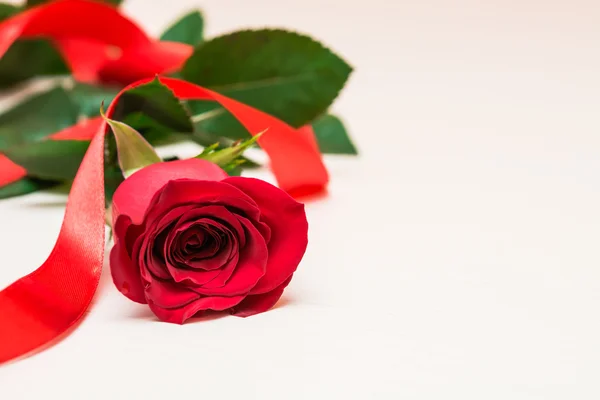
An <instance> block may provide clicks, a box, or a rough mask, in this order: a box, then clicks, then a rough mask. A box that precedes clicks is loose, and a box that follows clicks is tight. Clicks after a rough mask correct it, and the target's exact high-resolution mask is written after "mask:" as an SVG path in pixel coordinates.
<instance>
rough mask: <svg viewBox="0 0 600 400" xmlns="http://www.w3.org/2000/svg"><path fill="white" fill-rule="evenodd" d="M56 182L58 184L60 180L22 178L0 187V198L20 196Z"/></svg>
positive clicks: (53, 184) (46, 187)
mask: <svg viewBox="0 0 600 400" xmlns="http://www.w3.org/2000/svg"><path fill="white" fill-rule="evenodd" d="M58 184H60V182H55V181H43V180H40V179H34V178H23V179H21V180H18V181H16V182H14V183H11V184H9V185H6V186H2V187H0V199H8V198H10V197H16V196H22V195H25V194H29V193H33V192H37V191H38V190H43V189H48V188H50V187H53V186H56V185H58Z"/></svg>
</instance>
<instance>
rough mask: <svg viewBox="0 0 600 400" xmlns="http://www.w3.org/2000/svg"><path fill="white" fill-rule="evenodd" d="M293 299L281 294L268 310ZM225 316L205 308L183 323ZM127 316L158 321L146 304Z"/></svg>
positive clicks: (225, 315) (226, 315) (205, 320)
mask: <svg viewBox="0 0 600 400" xmlns="http://www.w3.org/2000/svg"><path fill="white" fill-rule="evenodd" d="M293 303H294V300H293V299H292V298H290V297H288V296H283V297H282V298H281V299H279V301H278V302H277V303H276V304H275V305H274V306H273V307H272V308H271V309H270V310H268V311H266V312H270V311H274V310H276V309H278V308H281V307H285V306H287V305H289V304H293ZM225 317H232V315H231V314H230V312H229V311H227V310H225V311H213V310H206V311H200V312H199V313H198V314H196V315H194V316H193V317H192V318H190V319H189V320H187V321H186V322H185V323H184V325H188V324H195V323H202V322H208V321H214V320H218V319H221V318H225ZM127 318H131V319H136V320H143V321H155V322H160V320H159V319H158V317H157V316H156V315H154V313H153V312H152V311H151V310H150V308H149V307H148V306H144V305H140V306H139V307H136V309H135V311H134V312H133V313H131V314H129V315H128V316H127Z"/></svg>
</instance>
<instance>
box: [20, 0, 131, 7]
mask: <svg viewBox="0 0 600 400" xmlns="http://www.w3.org/2000/svg"><path fill="white" fill-rule="evenodd" d="M50 1H53V0H27V1H26V2H25V4H26V6H27V7H33V6H37V5H40V4H44V3H48V2H50ZM99 1H102V2H104V3H109V4H113V5H115V6H118V5H119V4H121V3H122V2H123V0H99Z"/></svg>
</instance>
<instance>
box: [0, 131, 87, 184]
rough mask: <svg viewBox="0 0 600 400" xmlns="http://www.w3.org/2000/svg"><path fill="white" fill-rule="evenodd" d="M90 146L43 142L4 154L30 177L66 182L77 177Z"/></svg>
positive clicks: (62, 142) (63, 142)
mask: <svg viewBox="0 0 600 400" xmlns="http://www.w3.org/2000/svg"><path fill="white" fill-rule="evenodd" d="M89 144H90V142H89V141H82V140H42V141H39V142H34V143H28V144H26V145H21V146H15V147H11V148H9V149H5V150H3V153H4V154H5V155H6V156H7V157H8V158H10V159H11V160H12V161H13V162H14V163H16V164H19V165H20V166H22V167H23V168H25V169H26V170H27V174H28V175H29V176H33V177H36V178H41V179H48V180H58V181H66V180H71V179H73V177H75V174H76V173H77V170H78V169H79V164H80V163H81V160H82V159H83V156H84V154H85V152H86V151H87V148H88V146H89Z"/></svg>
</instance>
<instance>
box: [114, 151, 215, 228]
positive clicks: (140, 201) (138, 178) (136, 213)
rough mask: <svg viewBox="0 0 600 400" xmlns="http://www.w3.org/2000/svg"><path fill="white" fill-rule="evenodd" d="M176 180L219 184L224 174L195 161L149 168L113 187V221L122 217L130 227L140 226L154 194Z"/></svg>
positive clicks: (204, 163) (198, 160)
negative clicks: (124, 216) (125, 217)
mask: <svg viewBox="0 0 600 400" xmlns="http://www.w3.org/2000/svg"><path fill="white" fill-rule="evenodd" d="M180 178H187V179H198V180H207V181H220V180H222V179H225V178H227V174H226V173H225V171H223V170H222V169H221V168H219V167H218V166H217V165H216V164H213V163H211V162H208V161H206V160H200V159H197V158H191V159H188V160H178V161H171V162H165V163H158V164H153V165H150V166H148V167H146V168H143V169H141V170H139V171H137V172H136V173H135V174H133V175H131V176H130V177H129V178H127V179H126V180H125V181H124V182H123V183H122V184H121V185H119V187H118V188H117V190H116V192H115V194H114V196H113V221H116V218H118V216H119V215H121V214H123V215H128V216H129V217H130V218H131V220H132V222H133V223H134V224H138V225H139V224H141V223H142V221H143V220H144V213H145V212H146V210H147V209H148V206H149V204H150V202H151V201H152V199H153V198H154V195H155V194H156V192H157V191H159V189H160V188H162V187H163V186H165V184H167V182H169V181H171V180H174V179H180Z"/></svg>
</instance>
